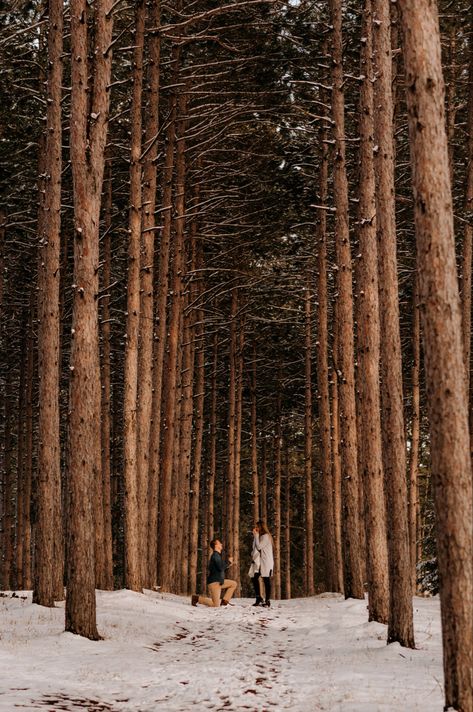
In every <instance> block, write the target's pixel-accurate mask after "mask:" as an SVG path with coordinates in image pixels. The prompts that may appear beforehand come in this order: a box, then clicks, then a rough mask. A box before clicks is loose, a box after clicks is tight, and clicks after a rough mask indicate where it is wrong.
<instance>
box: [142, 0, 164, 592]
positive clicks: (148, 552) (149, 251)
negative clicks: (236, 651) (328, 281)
mask: <svg viewBox="0 0 473 712" xmlns="http://www.w3.org/2000/svg"><path fill="white" fill-rule="evenodd" d="M160 21H161V3H160V0H155V2H153V3H151V6H150V10H149V24H150V26H151V27H152V28H157V27H159V25H160ZM148 42H149V69H148V84H147V90H148V102H147V105H146V129H145V137H144V145H143V148H144V152H143V163H144V165H143V188H142V198H143V201H142V235H141V275H140V281H141V289H140V291H141V301H140V324H139V351H138V373H139V374H140V376H139V380H138V421H137V442H138V452H137V468H138V482H139V492H140V496H139V507H140V515H141V516H140V546H141V565H142V579H143V584H144V585H146V586H148V587H150V588H151V587H152V586H156V584H157V569H156V565H157V560H156V549H157V516H158V502H157V495H158V492H157V480H156V477H155V476H154V477H153V476H152V472H151V468H150V466H149V464H150V433H151V411H152V402H153V373H152V368H153V334H154V320H153V313H154V249H155V234H156V220H155V210H156V187H157V166H156V163H157V156H158V141H157V138H158V130H159V90H160V60H161V38H160V36H159V34H158V33H157V31H156V30H155V31H154V32H149V39H148ZM154 474H156V473H154Z"/></svg>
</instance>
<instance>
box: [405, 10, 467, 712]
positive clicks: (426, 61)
mask: <svg viewBox="0 0 473 712" xmlns="http://www.w3.org/2000/svg"><path fill="white" fill-rule="evenodd" d="M399 5H400V9H401V18H402V28H403V31H404V47H403V51H404V62H405V68H406V87H407V107H408V119H409V133H410V145H411V162H412V165H413V185H414V204H415V226H416V238H417V255H418V266H419V299H420V304H421V319H422V334H423V344H424V364H425V376H426V387H427V406H428V413H429V422H430V438H431V458H432V476H433V484H434V502H435V511H436V517H437V549H438V565H439V574H440V603H441V615H442V637H443V660H444V673H445V708H450V707H451V708H453V709H455V710H461V712H470V711H471V710H472V709H473V684H472V670H473V511H472V504H473V491H472V479H471V457H470V440H469V430H468V403H467V394H466V387H465V379H464V378H459V377H458V376H459V374H460V373H462V372H463V371H464V354H463V343H462V330H461V329H462V325H461V311H460V300H459V292H458V281H457V274H456V263H455V241H454V230H453V208H452V195H451V186H450V176H449V165H448V145H447V137H446V132H445V109H444V99H445V93H444V82H443V77H442V64H441V52H440V33H439V26H438V15H437V10H436V7H434V5H433V4H432V3H431V2H430V1H429V0H415V1H414V0H401V2H400V3H399Z"/></svg>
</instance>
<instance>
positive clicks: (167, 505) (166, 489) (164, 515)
mask: <svg viewBox="0 0 473 712" xmlns="http://www.w3.org/2000/svg"><path fill="white" fill-rule="evenodd" d="M185 114H186V95H185V94H184V93H182V94H181V95H180V97H179V120H178V122H177V127H178V128H177V139H178V140H177V156H176V208H175V209H176V218H175V221H174V225H175V235H174V255H173V263H172V275H171V280H170V281H171V293H172V300H171V305H170V309H169V329H168V336H167V342H168V352H167V359H166V380H165V382H166V387H165V392H164V406H163V442H162V456H161V478H160V487H161V494H160V505H161V512H160V529H159V554H160V558H159V566H160V568H159V573H160V581H161V586H162V589H163V590H164V591H168V590H170V587H171V559H172V556H171V529H172V521H171V508H172V496H171V495H172V491H171V488H172V469H173V457H174V436H175V429H176V419H175V408H176V402H177V401H176V397H177V376H178V373H177V366H178V349H179V333H180V321H181V314H182V272H183V268H184V222H185V202H184V199H185V195H184V180H185V168H186V164H185V138H184V132H185V121H186V117H185Z"/></svg>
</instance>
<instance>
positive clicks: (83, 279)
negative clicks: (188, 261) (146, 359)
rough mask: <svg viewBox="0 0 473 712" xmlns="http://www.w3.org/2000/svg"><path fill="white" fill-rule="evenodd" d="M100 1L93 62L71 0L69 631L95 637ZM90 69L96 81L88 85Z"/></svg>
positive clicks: (104, 112) (102, 77)
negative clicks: (71, 202) (72, 281)
mask: <svg viewBox="0 0 473 712" xmlns="http://www.w3.org/2000/svg"><path fill="white" fill-rule="evenodd" d="M112 4H113V3H112V0H99V1H98V2H97V3H96V6H95V13H94V29H95V32H94V43H95V47H94V53H93V60H91V61H90V62H89V58H88V57H89V51H88V50H89V48H88V41H87V39H88V29H87V3H86V2H85V0H72V1H71V9H70V14H71V52H72V98H71V117H72V120H71V163H72V175H73V185H74V227H75V234H74V303H73V315H72V332H73V333H72V345H71V365H70V369H71V387H70V417H69V513H68V526H69V531H68V540H69V546H68V557H69V559H68V576H67V596H66V630H67V631H69V632H71V633H77V634H79V635H83V636H85V637H87V638H90V639H92V640H97V639H98V638H99V635H98V633H97V627H96V618H95V610H96V607H95V578H94V560H95V557H94V526H93V517H92V512H93V508H92V496H93V493H95V486H94V483H95V482H96V481H97V479H98V478H99V476H100V473H101V456H100V427H99V423H100V357H99V338H98V336H99V335H98V305H97V295H98V269H99V218H100V198H101V192H102V182H103V173H104V164H105V145H106V140H107V128H108V115H109V92H108V89H107V88H108V85H109V84H110V76H111V59H112V57H111V50H110V44H111V40H112V27H113V13H112V12H111V8H112ZM89 76H93V78H94V82H93V87H92V89H91V91H90V92H89Z"/></svg>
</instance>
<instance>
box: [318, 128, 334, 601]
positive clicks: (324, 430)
mask: <svg viewBox="0 0 473 712" xmlns="http://www.w3.org/2000/svg"><path fill="white" fill-rule="evenodd" d="M327 139H328V131H327V128H326V125H325V123H324V124H323V126H322V129H321V131H320V146H321V156H320V167H319V204H320V205H321V206H322V208H321V209H320V210H319V213H318V222H317V234H316V241H317V273H316V284H317V304H318V308H317V344H316V346H317V391H318V403H319V433H320V458H321V469H322V516H323V537H322V540H323V548H324V570H325V586H326V589H327V590H328V591H336V590H338V589H337V584H336V571H335V569H336V565H335V559H336V555H335V524H334V511H333V501H332V500H333V495H332V492H333V481H332V445H331V439H330V394H329V368H328V343H329V336H328V291H327V289H328V285H327V218H326V214H327V213H326V210H325V209H324V208H325V206H326V203H327V192H328V191H327V182H328V145H327Z"/></svg>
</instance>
